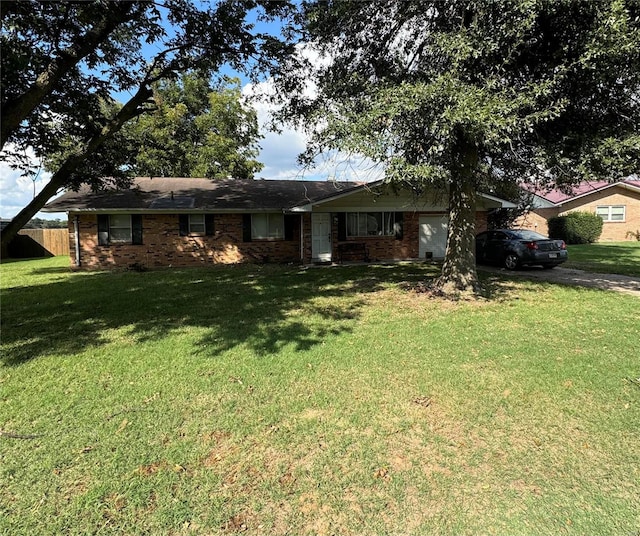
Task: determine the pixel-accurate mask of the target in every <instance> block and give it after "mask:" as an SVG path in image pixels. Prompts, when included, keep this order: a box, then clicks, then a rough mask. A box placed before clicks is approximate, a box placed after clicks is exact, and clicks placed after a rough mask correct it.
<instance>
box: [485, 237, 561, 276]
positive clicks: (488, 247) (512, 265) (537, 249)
mask: <svg viewBox="0 0 640 536" xmlns="http://www.w3.org/2000/svg"><path fill="white" fill-rule="evenodd" d="M567 257H568V255H567V246H566V244H565V243H564V240H553V239H551V238H547V237H546V236H543V235H541V234H540V233H536V232H534V231H527V230H524V229H513V230H512V229H494V230H492V231H485V232H483V233H480V234H478V235H477V236H476V260H477V262H478V263H480V264H489V263H491V264H501V265H502V266H504V267H505V268H508V269H509V270H515V269H516V268H517V267H518V266H530V265H542V267H543V268H553V267H554V266H558V264H562V263H563V262H565V261H566V260H567Z"/></svg>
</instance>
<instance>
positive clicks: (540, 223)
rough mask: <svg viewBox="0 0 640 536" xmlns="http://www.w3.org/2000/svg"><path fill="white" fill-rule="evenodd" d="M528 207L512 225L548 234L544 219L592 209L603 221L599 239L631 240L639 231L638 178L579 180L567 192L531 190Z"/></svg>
mask: <svg viewBox="0 0 640 536" xmlns="http://www.w3.org/2000/svg"><path fill="white" fill-rule="evenodd" d="M533 194H534V195H533V203H532V206H533V208H532V210H531V212H529V213H528V214H526V215H525V216H523V217H522V218H520V220H518V221H517V222H516V225H517V226H519V227H522V228H525V229H535V230H537V231H538V232H540V233H542V234H545V235H546V234H547V233H548V227H547V221H548V220H549V218H552V217H554V216H563V215H565V214H567V213H569V212H572V211H582V212H592V213H595V214H597V215H598V216H600V217H601V218H602V220H603V226H602V234H601V235H600V241H601V242H605V241H607V242H610V241H613V242H622V241H624V240H635V239H636V235H635V233H638V232H640V180H639V179H635V178H628V179H625V180H622V181H619V182H613V183H611V182H606V181H594V182H583V183H581V184H580V185H578V186H576V187H575V188H574V189H573V190H572V191H571V192H570V193H566V192H563V191H561V190H537V191H535V192H533Z"/></svg>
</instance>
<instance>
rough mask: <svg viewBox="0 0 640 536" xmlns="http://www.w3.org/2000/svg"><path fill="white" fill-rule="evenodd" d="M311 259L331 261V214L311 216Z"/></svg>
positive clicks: (314, 214)
mask: <svg viewBox="0 0 640 536" xmlns="http://www.w3.org/2000/svg"><path fill="white" fill-rule="evenodd" d="M311 257H312V258H313V260H314V261H321V262H330V261H331V214H328V213H326V214H323V213H313V214H311Z"/></svg>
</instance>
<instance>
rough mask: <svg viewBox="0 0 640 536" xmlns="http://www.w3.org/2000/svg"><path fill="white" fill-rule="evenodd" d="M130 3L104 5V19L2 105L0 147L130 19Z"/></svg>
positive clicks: (131, 4)
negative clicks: (61, 83)
mask: <svg viewBox="0 0 640 536" xmlns="http://www.w3.org/2000/svg"><path fill="white" fill-rule="evenodd" d="M133 5H134V4H133V3H131V2H114V3H109V4H108V7H105V14H104V18H102V19H101V20H100V21H98V23H96V25H95V26H94V27H93V28H92V29H91V30H89V31H88V32H87V33H85V34H84V35H82V36H80V37H78V39H77V41H76V42H75V43H74V44H72V45H71V46H70V47H68V48H67V49H65V50H63V51H61V52H60V53H59V55H58V56H57V57H56V58H54V59H53V60H52V61H51V62H50V63H49V65H47V67H46V69H45V70H44V71H43V72H42V73H40V75H39V76H38V77H37V79H36V81H35V82H34V83H33V84H32V85H31V87H30V88H29V89H28V90H26V91H25V92H24V93H23V94H22V95H19V96H18V97H16V98H14V99H12V100H10V101H8V102H6V103H4V104H3V106H2V115H1V123H0V147H4V145H5V143H6V142H7V141H8V140H9V138H10V137H11V135H12V134H13V133H14V132H15V131H16V129H18V127H19V126H20V123H22V121H24V120H25V119H26V117H27V116H28V115H29V114H30V113H31V112H32V111H33V110H34V109H35V108H36V107H37V106H38V105H39V104H40V103H41V102H42V100H43V99H44V98H45V97H46V96H47V95H49V94H50V93H51V92H52V91H53V89H54V88H55V86H56V84H57V82H58V81H59V80H60V79H61V78H62V77H63V76H64V75H65V74H67V73H68V72H69V71H70V70H71V69H73V68H74V67H75V66H76V65H77V64H78V63H79V62H80V60H82V59H83V58H84V57H86V56H87V55H88V54H90V53H91V52H93V51H94V50H95V49H96V48H97V47H98V46H99V45H100V44H101V43H102V42H104V41H105V40H106V39H107V38H108V37H109V35H110V34H111V33H112V32H113V31H114V30H115V29H116V28H117V27H118V26H120V25H121V24H123V23H124V22H126V21H128V20H130V19H131V18H132V14H131V13H132V11H131V10H132V6H133Z"/></svg>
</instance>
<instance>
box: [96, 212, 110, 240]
mask: <svg viewBox="0 0 640 536" xmlns="http://www.w3.org/2000/svg"><path fill="white" fill-rule="evenodd" d="M98 245H100V246H108V245H109V215H108V214H98Z"/></svg>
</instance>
